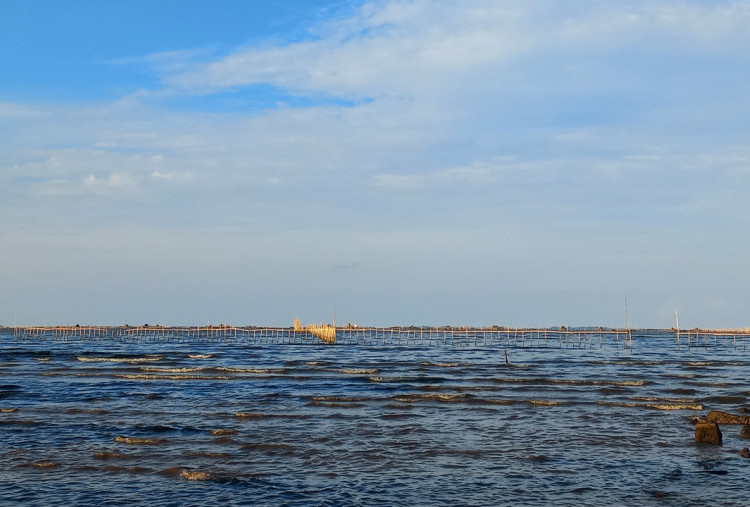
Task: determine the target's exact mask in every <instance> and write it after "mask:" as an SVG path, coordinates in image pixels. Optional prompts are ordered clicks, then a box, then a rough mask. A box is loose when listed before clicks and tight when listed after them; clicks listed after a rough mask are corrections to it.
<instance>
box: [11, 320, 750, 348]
mask: <svg viewBox="0 0 750 507" xmlns="http://www.w3.org/2000/svg"><path fill="white" fill-rule="evenodd" d="M6 329H8V330H9V331H12V335H13V338H14V339H15V340H16V341H45V340H49V341H64V342H77V341H81V342H120V343H233V344H247V345H253V344H279V345H283V344H337V345H392V346H446V347H557V348H602V347H604V346H605V345H606V346H615V347H617V348H632V347H633V338H634V336H635V338H636V341H637V340H639V339H647V338H648V337H649V336H654V335H659V336H662V337H666V338H668V339H673V340H674V343H675V344H676V346H677V347H678V348H686V349H690V348H697V347H701V348H709V347H722V348H725V349H729V348H732V349H734V350H737V349H741V350H746V346H747V341H748V340H747V339H748V337H750V330H704V329H693V330H689V331H688V330H684V331H679V330H674V329H672V330H631V329H610V328H596V329H594V328H570V329H569V328H564V327H562V328H506V327H497V326H493V327H483V328H473V327H356V326H345V327H339V328H335V327H333V326H330V325H326V327H325V333H321V331H320V329H318V326H307V327H300V326H294V327H255V326H246V327H237V326H226V325H218V326H159V325H144V326H80V325H76V326H26V327H14V328H6ZM8 334H10V332H9V333H8Z"/></svg>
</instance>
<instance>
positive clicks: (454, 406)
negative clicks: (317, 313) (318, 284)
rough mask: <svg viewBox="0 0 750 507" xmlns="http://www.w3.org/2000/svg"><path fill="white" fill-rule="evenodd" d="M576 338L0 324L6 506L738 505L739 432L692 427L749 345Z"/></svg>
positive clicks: (739, 378)
mask: <svg viewBox="0 0 750 507" xmlns="http://www.w3.org/2000/svg"><path fill="white" fill-rule="evenodd" d="M527 345H528V344H527ZM535 345H536V344H535ZM585 345H586V346H585V347H577V346H567V347H566V346H563V347H559V346H557V344H552V343H550V344H549V346H548V347H544V346H541V347H539V346H526V347H512V346H511V347H504V346H499V345H494V346H491V347H482V346H479V347H474V346H467V347H453V346H419V345H409V346H397V345H313V344H306V345H301V344H298V345H274V344H252V345H250V344H242V343H239V344H235V343H216V344H210V343H205V344H195V343H193V344H176V343H172V344H169V343H164V344H158V343H156V344H154V343H151V344H124V343H86V342H81V341H78V342H52V341H14V340H13V337H12V336H10V335H7V334H6V335H0V431H1V432H2V439H0V503H2V504H3V505H13V504H23V505H96V506H106V505H124V504H137V505H138V504H142V505H206V506H209V505H211V506H213V505H249V504H250V505H414V504H418V505H519V504H520V505H550V504H555V505H602V504H623V505H633V504H639V505H643V504H646V505H651V504H654V505H657V504H658V505H703V504H705V503H707V502H712V503H720V504H722V505H748V504H749V503H750V489H748V487H747V484H748V478H750V460H748V459H745V458H742V457H741V456H740V454H739V450H740V449H741V448H743V447H747V446H748V444H750V441H747V440H742V439H741V438H740V427H739V426H723V427H722V431H723V433H724V445H723V446H711V445H705V444H695V442H694V429H693V425H692V423H691V421H690V418H691V417H695V416H699V415H705V414H707V413H708V411H709V410H713V409H716V410H725V411H730V412H736V411H738V410H740V409H744V408H745V407H746V406H748V396H750V384H749V382H748V366H750V351H747V350H745V348H746V347H745V345H744V343H737V344H735V343H734V342H732V341H731V340H730V341H724V340H723V339H720V340H719V341H718V342H717V343H713V342H710V343H702V344H701V346H699V347H695V346H694V347H691V348H687V347H686V346H685V345H684V344H683V345H682V346H681V347H680V348H679V349H678V347H677V344H676V343H675V340H674V336H673V335H670V334H667V333H658V332H651V333H641V334H636V335H635V336H634V338H633V347H632V349H629V348H627V349H626V348H623V347H622V346H621V345H622V344H621V343H615V342H614V341H612V342H608V341H605V342H604V343H600V342H599V341H596V340H594V341H592V342H590V343H586V344H585ZM505 350H507V352H508V363H509V364H506V358H505Z"/></svg>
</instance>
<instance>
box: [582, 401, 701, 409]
mask: <svg viewBox="0 0 750 507" xmlns="http://www.w3.org/2000/svg"><path fill="white" fill-rule="evenodd" d="M596 403H597V405H603V406H606V407H623V408H650V409H656V410H703V405H701V404H689V403H632V402H618V401H597V402H596Z"/></svg>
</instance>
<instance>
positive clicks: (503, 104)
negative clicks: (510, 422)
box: [0, 0, 750, 329]
mask: <svg viewBox="0 0 750 507" xmlns="http://www.w3.org/2000/svg"><path fill="white" fill-rule="evenodd" d="M747 26H750V3H748V2H744V1H728V0H701V1H698V0H643V1H642V0H629V1H621V2H601V1H593V0H571V1H567V2H559V1H554V0H373V1H359V0H356V1H355V0H284V1H279V0H253V1H244V0H215V1H212V2H205V1H199V0H179V1H178V0H164V1H160V2H152V1H150V0H148V1H146V0H108V1H106V2H103V1H100V0H26V1H17V0H0V189H1V193H0V324H4V325H13V324H19V325H27V324H38V325H42V324H66V323H68V324H73V323H80V324H110V325H120V324H125V323H128V324H131V325H135V324H143V323H151V324H157V323H158V324H165V325H168V324H182V325H198V324H200V325H204V324H206V323H209V322H210V323H214V324H218V323H228V324H234V325H246V324H254V325H269V326H277V325H278V326H289V325H291V324H292V321H293V319H294V318H295V317H298V318H300V320H302V322H330V321H331V320H332V318H333V312H334V308H335V312H336V319H337V322H338V323H346V322H351V323H356V324H359V325H374V326H387V325H435V326H436V325H475V326H484V325H495V324H496V325H504V326H526V327H528V326H558V325H568V326H589V325H594V326H613V327H622V326H624V325H625V306H626V301H627V308H628V319H629V324H630V325H631V326H633V327H660V328H668V327H671V326H674V325H675V313H676V311H678V312H679V319H680V327H681V328H683V329H687V328H692V327H697V326H700V327H722V328H723V327H726V328H745V327H750V311H749V310H750V308H749V306H750V305H749V304H748V303H749V302H750V296H749V295H748V288H749V287H750V269H749V268H748V266H749V265H748V258H750V257H749V256H748V254H749V253H750V234H748V232H749V231H750V198H748V196H749V195H750V143H749V142H748V141H749V140H750V114H748V111H750V88H748V86H747V83H748V82H750V59H748V56H747V55H748V54H750V31H748V30H747Z"/></svg>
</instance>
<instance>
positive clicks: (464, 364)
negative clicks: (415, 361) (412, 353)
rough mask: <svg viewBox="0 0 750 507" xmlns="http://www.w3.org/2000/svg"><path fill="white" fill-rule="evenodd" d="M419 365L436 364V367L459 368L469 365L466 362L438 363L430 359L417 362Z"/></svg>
mask: <svg viewBox="0 0 750 507" xmlns="http://www.w3.org/2000/svg"><path fill="white" fill-rule="evenodd" d="M419 364H420V365H421V366H437V367H438V368H461V367H468V366H471V365H470V364H467V363H438V362H432V361H422V362H421V363H419Z"/></svg>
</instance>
